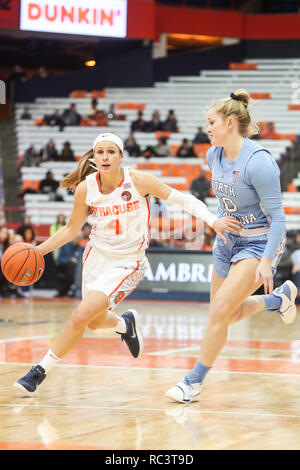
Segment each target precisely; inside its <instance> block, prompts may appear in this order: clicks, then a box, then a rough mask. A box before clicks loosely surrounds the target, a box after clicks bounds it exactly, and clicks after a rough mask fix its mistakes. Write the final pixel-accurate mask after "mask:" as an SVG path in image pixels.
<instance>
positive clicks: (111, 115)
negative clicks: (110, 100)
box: [106, 104, 117, 121]
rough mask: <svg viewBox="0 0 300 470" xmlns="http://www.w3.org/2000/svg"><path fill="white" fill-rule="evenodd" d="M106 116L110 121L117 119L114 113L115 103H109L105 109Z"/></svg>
mask: <svg viewBox="0 0 300 470" xmlns="http://www.w3.org/2000/svg"><path fill="white" fill-rule="evenodd" d="M106 115H107V118H108V119H109V120H110V121H113V120H114V119H117V115H116V112H115V105H114V104H111V105H110V106H109V109H108V111H107V114H106Z"/></svg>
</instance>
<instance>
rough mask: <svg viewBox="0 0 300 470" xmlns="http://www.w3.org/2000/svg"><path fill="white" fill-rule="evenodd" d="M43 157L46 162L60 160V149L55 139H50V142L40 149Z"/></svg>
mask: <svg viewBox="0 0 300 470" xmlns="http://www.w3.org/2000/svg"><path fill="white" fill-rule="evenodd" d="M40 155H41V159H42V161H44V162H48V161H55V162H57V161H58V160H59V156H58V151H57V149H56V146H55V142H54V140H53V139H50V140H49V142H48V143H47V144H46V145H45V147H43V148H42V149H41V151H40Z"/></svg>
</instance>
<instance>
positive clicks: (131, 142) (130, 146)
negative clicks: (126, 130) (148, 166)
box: [124, 132, 141, 157]
mask: <svg viewBox="0 0 300 470" xmlns="http://www.w3.org/2000/svg"><path fill="white" fill-rule="evenodd" d="M124 150H126V151H127V152H128V155H129V156H130V157H140V156H141V148H140V146H139V144H138V143H137V141H136V140H135V138H134V135H133V133H132V132H131V133H130V134H129V136H128V138H127V139H126V140H125V142H124Z"/></svg>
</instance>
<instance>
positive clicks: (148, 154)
mask: <svg viewBox="0 0 300 470" xmlns="http://www.w3.org/2000/svg"><path fill="white" fill-rule="evenodd" d="M142 157H144V158H146V159H147V160H148V159H149V158H151V157H155V152H154V149H153V147H152V146H151V145H147V147H146V148H145V149H144V150H143V151H142Z"/></svg>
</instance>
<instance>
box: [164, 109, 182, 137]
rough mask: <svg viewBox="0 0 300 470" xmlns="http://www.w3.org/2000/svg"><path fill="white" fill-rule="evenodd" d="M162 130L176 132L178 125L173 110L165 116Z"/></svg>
mask: <svg viewBox="0 0 300 470" xmlns="http://www.w3.org/2000/svg"><path fill="white" fill-rule="evenodd" d="M163 130H164V131H167V132H178V131H179V128H178V124H177V119H176V115H175V112H174V110H173V109H170V110H169V112H168V115H167V119H166V120H165V121H164V123H163Z"/></svg>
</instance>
